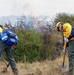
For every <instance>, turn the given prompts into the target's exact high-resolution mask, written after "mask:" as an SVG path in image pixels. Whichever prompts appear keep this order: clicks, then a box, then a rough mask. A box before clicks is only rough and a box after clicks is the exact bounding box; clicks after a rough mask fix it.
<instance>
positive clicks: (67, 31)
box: [63, 23, 72, 38]
mask: <svg viewBox="0 0 74 75" xmlns="http://www.w3.org/2000/svg"><path fill="white" fill-rule="evenodd" d="M71 31H72V26H71V25H70V24H69V23H64V24H63V35H64V37H67V38H68V37H69V36H70V34H71Z"/></svg>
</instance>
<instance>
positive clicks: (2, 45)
mask: <svg viewBox="0 0 74 75" xmlns="http://www.w3.org/2000/svg"><path fill="white" fill-rule="evenodd" d="M2 32H3V28H2V27H0V34H1V33H2ZM4 51H5V52H6V55H7V57H8V61H9V64H10V66H11V68H12V71H13V73H14V75H18V69H17V67H16V62H15V60H14V58H13V56H12V46H9V45H7V44H6V43H4V42H2V40H0V57H1V55H2V53H3V52H4Z"/></svg>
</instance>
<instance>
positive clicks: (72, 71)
mask: <svg viewBox="0 0 74 75" xmlns="http://www.w3.org/2000/svg"><path fill="white" fill-rule="evenodd" d="M56 27H57V30H58V31H60V32H62V33H63V36H64V47H63V48H64V51H65V48H66V46H67V43H68V58H69V71H68V72H66V73H65V74H64V75H74V36H72V26H71V24H69V23H63V22H58V23H57V24H56Z"/></svg>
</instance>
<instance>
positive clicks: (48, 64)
mask: <svg viewBox="0 0 74 75" xmlns="http://www.w3.org/2000/svg"><path fill="white" fill-rule="evenodd" d="M62 59H63V57H59V58H57V59H56V60H54V61H49V60H45V61H42V62H33V63H28V62H25V63H21V62H19V63H17V67H18V70H19V75H63V73H64V72H65V71H67V70H68V61H67V57H66V61H65V66H66V68H62V67H61V65H62ZM4 67H6V64H5V63H4V62H3V61H0V75H14V74H13V72H12V70H11V67H8V69H7V72H5V73H2V70H3V68H4Z"/></svg>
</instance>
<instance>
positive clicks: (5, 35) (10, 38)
mask: <svg viewBox="0 0 74 75" xmlns="http://www.w3.org/2000/svg"><path fill="white" fill-rule="evenodd" d="M0 40H1V41H2V42H4V43H6V44H7V45H9V46H12V45H15V44H17V43H18V37H17V35H16V34H15V33H14V32H12V31H11V30H8V29H4V30H3V31H2V33H0Z"/></svg>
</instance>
